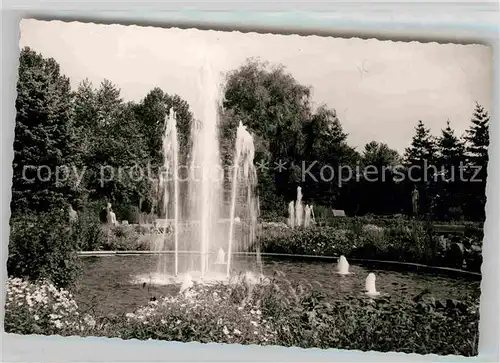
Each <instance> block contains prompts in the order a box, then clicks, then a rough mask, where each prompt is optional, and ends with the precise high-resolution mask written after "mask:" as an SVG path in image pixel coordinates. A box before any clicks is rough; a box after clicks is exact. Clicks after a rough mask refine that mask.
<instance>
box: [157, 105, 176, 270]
mask: <svg viewBox="0 0 500 363" xmlns="http://www.w3.org/2000/svg"><path fill="white" fill-rule="evenodd" d="M167 117H168V118H166V120H165V132H164V134H163V140H162V142H163V148H162V151H163V169H164V170H163V174H162V175H160V180H159V181H160V190H161V191H162V193H163V198H162V201H163V213H164V214H165V219H164V221H165V223H164V224H163V240H162V244H161V247H160V248H159V249H162V250H163V249H164V247H165V245H166V234H167V229H168V227H170V224H169V223H168V221H169V202H170V194H173V201H172V205H173V233H174V251H175V266H174V271H175V275H176V276H177V274H178V272H179V256H178V250H179V178H178V170H179V144H178V140H177V120H176V113H175V112H174V109H173V108H171V109H170V111H169V113H168V115H167ZM164 260H165V258H164ZM166 269H167V266H166V263H165V261H163V262H162V261H160V267H159V270H160V271H159V272H160V273H167V271H166ZM161 270H163V271H161Z"/></svg>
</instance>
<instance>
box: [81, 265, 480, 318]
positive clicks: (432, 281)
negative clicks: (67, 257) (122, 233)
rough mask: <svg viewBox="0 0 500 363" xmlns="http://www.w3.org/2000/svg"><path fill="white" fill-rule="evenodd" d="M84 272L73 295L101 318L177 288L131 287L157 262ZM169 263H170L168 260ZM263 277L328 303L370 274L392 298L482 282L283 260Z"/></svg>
mask: <svg viewBox="0 0 500 363" xmlns="http://www.w3.org/2000/svg"><path fill="white" fill-rule="evenodd" d="M164 257H166V259H167V264H170V263H171V265H173V261H174V259H173V256H164ZM82 258H83V259H84V271H83V274H82V276H81V278H80V279H79V281H78V282H77V284H76V286H75V288H74V289H73V293H74V295H75V299H76V301H77V302H78V304H79V305H80V306H82V307H83V308H89V309H93V310H94V311H95V312H97V313H99V314H109V313H112V314H123V313H126V312H132V311H133V310H134V309H136V308H137V307H139V306H141V305H145V304H147V303H148V301H149V300H150V298H151V297H153V296H155V297H157V298H158V297H160V296H166V295H172V294H176V293H177V292H178V291H179V285H166V286H155V285H151V284H148V283H146V284H138V283H134V279H135V278H136V277H137V276H139V275H143V276H144V275H145V274H148V273H155V272H156V271H155V270H156V266H157V265H158V257H157V256H151V255H143V256H137V255H135V256H100V257H82ZM170 259H171V261H170ZM262 260H263V273H264V274H265V275H266V276H268V277H271V276H272V275H273V274H274V273H275V272H276V271H280V272H282V273H284V274H285V278H286V279H288V280H289V281H290V282H292V284H293V283H294V282H295V283H298V282H299V281H304V282H309V283H312V284H313V286H314V288H315V289H318V290H320V291H321V292H322V293H323V294H325V295H326V298H327V299H329V300H336V299H339V298H342V296H343V295H344V296H345V294H357V293H359V294H363V291H364V286H365V279H366V277H367V275H368V274H369V273H370V272H374V273H375V275H376V278H377V280H376V286H377V290H378V291H380V292H381V293H382V294H389V295H391V298H393V297H394V298H398V297H413V296H416V295H418V294H419V293H421V292H423V291H425V290H426V289H427V290H428V291H429V292H430V293H431V294H432V295H433V296H434V297H435V298H443V299H448V298H451V299H457V300H461V299H464V298H466V297H468V296H473V297H476V296H479V294H480V281H475V280H472V279H468V278H463V277H460V278H452V277H446V276H442V275H438V274H435V273H418V272H396V271H390V270H381V269H380V268H379V269H377V268H367V267H363V266H359V265H353V264H352V263H351V266H350V269H349V271H350V272H352V274H349V275H344V276H343V275H339V274H337V273H336V261H334V260H332V261H320V262H318V261H296V260H289V259H283V258H279V259H278V258H269V257H263V259H262ZM235 265H236V266H238V268H239V269H241V270H247V269H250V270H253V271H256V269H255V268H256V266H255V257H242V256H238V257H236V258H235Z"/></svg>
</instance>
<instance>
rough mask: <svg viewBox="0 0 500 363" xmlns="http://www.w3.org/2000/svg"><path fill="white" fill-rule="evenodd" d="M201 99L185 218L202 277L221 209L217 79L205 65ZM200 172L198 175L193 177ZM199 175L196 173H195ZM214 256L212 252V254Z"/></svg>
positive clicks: (195, 128)
mask: <svg viewBox="0 0 500 363" xmlns="http://www.w3.org/2000/svg"><path fill="white" fill-rule="evenodd" d="M201 83H202V84H201V87H200V88H201V90H202V95H203V111H202V112H203V115H202V119H203V122H193V127H192V132H191V136H192V142H193V144H192V145H193V146H192V152H191V165H190V178H189V196H188V198H189V200H190V201H191V204H190V206H189V211H188V218H189V219H190V220H191V221H195V222H196V224H197V225H196V226H195V233H193V234H194V236H193V238H194V242H195V243H196V242H198V243H197V245H198V246H199V247H198V248H199V249H200V273H201V277H203V276H205V274H206V273H207V272H208V268H209V263H208V262H209V261H208V257H209V253H210V247H214V248H216V246H217V244H216V241H217V240H218V239H220V238H221V237H222V232H221V231H220V230H219V228H220V226H219V224H218V221H219V213H220V208H221V206H222V200H223V199H222V181H223V179H222V178H221V177H220V174H214V172H215V173H222V172H223V170H222V166H221V160H220V153H219V137H218V136H219V135H218V111H219V99H220V93H221V91H220V82H219V78H218V77H217V76H216V75H215V74H214V73H213V72H212V67H211V66H210V64H208V62H207V63H205V66H204V67H203V69H202V73H201ZM198 170H201V175H196V174H197V171H198ZM199 174H200V173H199ZM214 252H215V251H214Z"/></svg>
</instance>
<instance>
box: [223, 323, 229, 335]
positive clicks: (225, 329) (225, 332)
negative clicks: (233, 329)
mask: <svg viewBox="0 0 500 363" xmlns="http://www.w3.org/2000/svg"><path fill="white" fill-rule="evenodd" d="M222 332H223V333H224V334H225V335H229V330H228V329H227V327H226V326H225V325H224V328H223V329H222Z"/></svg>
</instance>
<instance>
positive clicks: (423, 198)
mask: <svg viewBox="0 0 500 363" xmlns="http://www.w3.org/2000/svg"><path fill="white" fill-rule="evenodd" d="M436 152H437V146H436V140H435V138H434V137H433V136H432V134H431V132H430V129H428V128H426V127H425V125H424V123H423V122H422V121H421V120H419V121H418V124H417V126H416V127H415V135H414V136H413V138H412V141H411V145H410V147H408V148H407V149H406V150H405V155H404V162H405V165H406V167H407V176H408V178H406V179H405V185H406V191H407V194H408V196H409V195H410V193H411V190H412V189H413V186H414V185H415V186H416V187H417V189H418V190H419V193H420V206H419V210H420V211H422V212H423V213H430V212H431V206H432V204H433V202H434V198H435V196H436V190H435V187H436V185H435V182H434V179H435V177H436V171H437V167H436V165H435V161H436ZM408 198H409V197H408Z"/></svg>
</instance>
